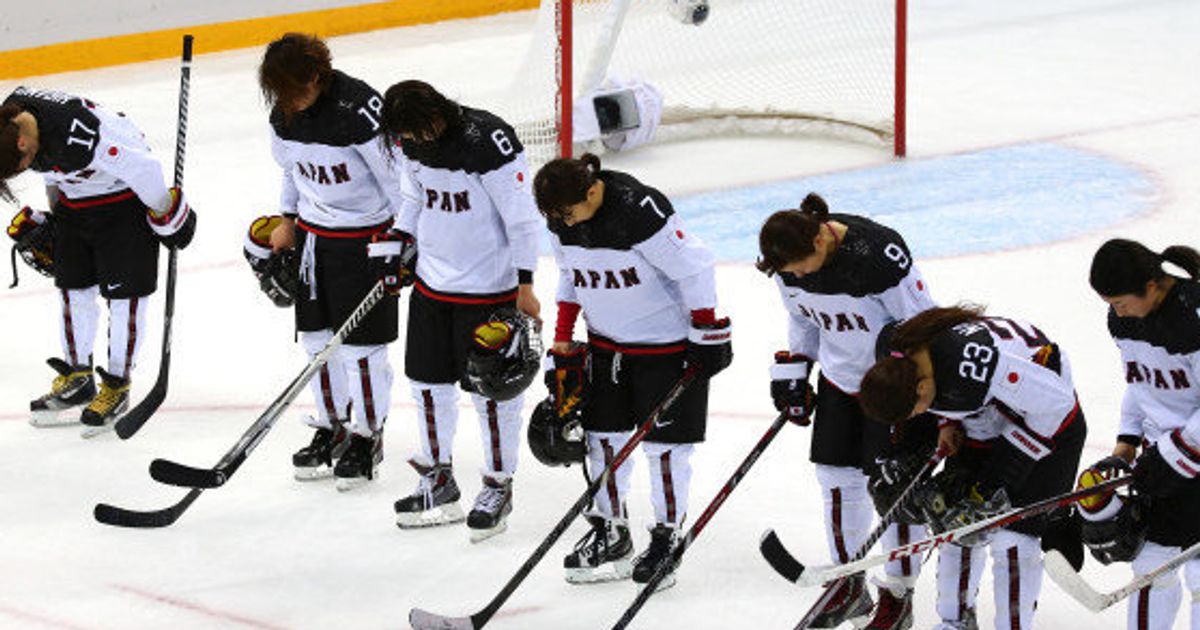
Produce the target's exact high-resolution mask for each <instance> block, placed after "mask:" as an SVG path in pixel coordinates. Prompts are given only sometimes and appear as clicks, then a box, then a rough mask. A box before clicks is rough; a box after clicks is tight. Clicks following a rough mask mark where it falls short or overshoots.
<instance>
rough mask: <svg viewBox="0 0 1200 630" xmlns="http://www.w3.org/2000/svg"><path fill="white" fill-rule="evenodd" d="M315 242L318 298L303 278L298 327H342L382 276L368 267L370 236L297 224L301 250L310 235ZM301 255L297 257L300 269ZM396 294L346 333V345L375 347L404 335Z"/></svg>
mask: <svg viewBox="0 0 1200 630" xmlns="http://www.w3.org/2000/svg"><path fill="white" fill-rule="evenodd" d="M311 238H315V239H317V241H316V243H315V247H316V251H315V259H316V269H315V271H314V277H315V278H316V285H317V287H316V288H317V290H316V297H315V299H310V298H309V296H310V295H311V291H310V287H309V285H308V284H307V283H306V282H305V281H304V280H303V279H302V280H301V283H300V293H299V295H297V296H296V329H297V330H299V331H301V332H315V331H318V330H325V329H331V330H334V331H336V330H337V329H338V328H340V327H341V325H342V324H343V323H344V322H345V321H346V319H347V318H349V317H350V314H351V313H353V312H354V309H356V308H358V305H359V304H361V303H362V301H363V298H365V297H367V293H370V291H371V288H372V287H374V286H375V282H376V281H377V280H378V278H376V277H375V274H373V273H371V270H370V269H369V268H368V266H367V243H368V242H370V240H371V239H370V238H369V237H368V238H331V237H327V236H317V235H315V234H312V233H310V232H306V231H304V230H302V229H300V228H299V227H297V228H296V251H297V252H303V251H304V247H305V244H306V243H307V241H308V239H311ZM301 258H303V256H301V255H297V256H295V261H296V262H295V264H296V267H297V268H296V273H297V274H299V266H300V262H301V261H300V259H301ZM398 310H399V307H398V305H397V301H396V298H395V297H393V296H391V295H384V296H383V298H382V299H380V300H379V302H378V303H376V304H375V307H374V308H372V309H371V312H370V313H368V314H367V316H366V317H365V318H363V320H362V321H361V322H359V324H358V327H357V328H355V329H354V331H353V332H351V333H350V335H349V336H347V337H346V342H345V343H346V345H351V346H374V345H382V344H387V343H391V342H393V341H395V340H396V337H397V336H398V334H399V326H400V324H399V321H400V319H399V315H398V314H397V313H398Z"/></svg>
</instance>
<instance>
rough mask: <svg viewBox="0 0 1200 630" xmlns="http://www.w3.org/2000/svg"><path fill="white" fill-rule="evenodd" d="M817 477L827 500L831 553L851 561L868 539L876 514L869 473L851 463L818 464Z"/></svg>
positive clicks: (827, 538) (837, 560) (835, 560)
mask: <svg viewBox="0 0 1200 630" xmlns="http://www.w3.org/2000/svg"><path fill="white" fill-rule="evenodd" d="M817 481H818V482H819V483H820V484H821V495H822V497H823V498H824V500H825V535H826V540H827V542H828V543H829V556H830V557H831V558H832V559H833V561H834V562H836V563H842V562H847V561H849V560H850V558H851V555H852V554H853V553H854V552H855V551H856V550H858V548H859V547H860V546H862V543H863V542H864V541H865V540H866V538H867V535H868V533H869V532H870V529H871V521H872V520H873V519H874V517H875V505H874V504H873V503H872V502H871V497H870V495H869V494H867V476H866V475H864V474H863V473H862V471H861V470H859V469H857V468H852V467H849V466H826V465H824V464H817Z"/></svg>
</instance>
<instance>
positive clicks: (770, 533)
mask: <svg viewBox="0 0 1200 630" xmlns="http://www.w3.org/2000/svg"><path fill="white" fill-rule="evenodd" d="M758 551H759V553H761V554H762V557H763V558H764V559H766V561H767V564H769V565H771V568H772V569H775V572H776V573H778V574H779V575H781V576H783V579H785V580H787V581H789V582H791V583H793V584H795V583H796V581H797V580H799V579H800V574H801V573H804V565H803V564H801V563H800V561H799V560H797V559H796V557H795V556H793V555H792V553H791V552H790V551H788V550H787V547H784V546H783V541H781V540H779V536H778V535H777V534H776V533H775V530H773V529H768V530H767V531H765V532H763V535H762V539H761V540H759V541H758Z"/></svg>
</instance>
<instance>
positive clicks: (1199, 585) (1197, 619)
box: [1183, 559, 1200, 630]
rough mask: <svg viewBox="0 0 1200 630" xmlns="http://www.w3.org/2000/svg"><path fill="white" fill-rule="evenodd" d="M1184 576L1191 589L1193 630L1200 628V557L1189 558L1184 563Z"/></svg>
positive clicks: (1199, 629)
mask: <svg viewBox="0 0 1200 630" xmlns="http://www.w3.org/2000/svg"><path fill="white" fill-rule="evenodd" d="M1183 577H1184V581H1185V582H1186V583H1187V587H1188V590H1189V591H1191V595H1192V601H1191V602H1190V603H1191V606H1190V608H1191V611H1190V612H1191V621H1192V625H1191V628H1192V630H1200V559H1193V560H1189V561H1188V563H1187V564H1185V565H1183Z"/></svg>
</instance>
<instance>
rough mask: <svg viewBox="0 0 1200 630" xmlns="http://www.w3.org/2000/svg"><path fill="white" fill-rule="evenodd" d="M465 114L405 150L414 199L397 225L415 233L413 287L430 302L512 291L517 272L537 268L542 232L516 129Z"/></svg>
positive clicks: (469, 110)
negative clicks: (429, 140)
mask: <svg viewBox="0 0 1200 630" xmlns="http://www.w3.org/2000/svg"><path fill="white" fill-rule="evenodd" d="M462 113H463V123H462V126H461V128H458V129H455V128H451V129H448V130H447V131H446V132H445V133H444V134H443V135H442V138H441V139H439V140H437V141H436V142H432V143H418V142H404V143H403V147H402V148H403V151H404V155H405V156H406V157H407V158H408V159H407V162H406V164H405V165H404V175H405V176H406V178H407V179H408V180H409V185H410V186H411V187H412V190H413V191H414V192H415V197H413V198H411V199H409V200H408V203H406V204H405V206H404V207H403V208H402V212H401V215H400V217H398V218H397V221H396V226H397V227H398V228H399V229H401V230H404V231H405V232H408V233H410V234H412V235H413V236H415V237H416V239H417V252H418V254H417V283H418V286H417V288H418V290H421V291H422V292H424V293H425V294H426V295H429V296H430V297H434V298H435V299H437V298H439V297H441V298H443V299H449V300H454V299H455V298H454V297H453V296H454V294H466V295H495V294H499V293H503V292H511V291H512V290H513V289H515V288H516V286H517V281H518V273H517V272H518V270H522V271H528V272H531V273H532V272H533V271H534V270H535V269H536V268H537V248H538V238H539V237H540V235H541V234H542V217H541V215H539V214H538V211H537V207H536V206H535V205H534V201H533V193H532V192H531V189H530V185H531V182H530V176H529V166H528V164H527V162H526V161H525V153H524V148H523V147H522V146H521V143H520V141H519V140H517V134H516V132H515V131H513V129H512V127H510V126H509V125H508V124H507V123H505V122H504V121H503V120H501V119H500V118H498V117H496V116H494V115H492V114H490V113H488V112H486V111H483V110H478V109H472V108H469V107H463V108H462Z"/></svg>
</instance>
